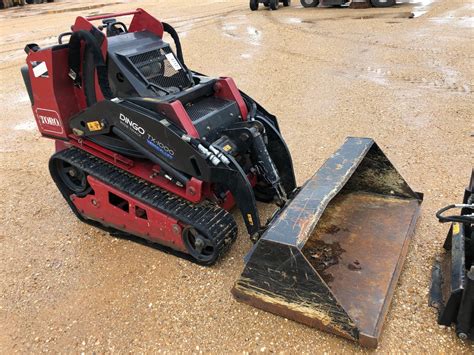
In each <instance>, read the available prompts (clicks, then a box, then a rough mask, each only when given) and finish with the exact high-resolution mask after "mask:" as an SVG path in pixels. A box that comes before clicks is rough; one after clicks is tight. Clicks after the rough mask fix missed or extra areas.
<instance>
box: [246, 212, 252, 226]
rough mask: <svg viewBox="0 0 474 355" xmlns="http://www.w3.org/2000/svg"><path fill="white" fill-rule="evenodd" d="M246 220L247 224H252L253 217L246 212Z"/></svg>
mask: <svg viewBox="0 0 474 355" xmlns="http://www.w3.org/2000/svg"><path fill="white" fill-rule="evenodd" d="M247 220H248V221H249V224H250V225H251V226H253V218H252V215H251V214H250V213H247Z"/></svg>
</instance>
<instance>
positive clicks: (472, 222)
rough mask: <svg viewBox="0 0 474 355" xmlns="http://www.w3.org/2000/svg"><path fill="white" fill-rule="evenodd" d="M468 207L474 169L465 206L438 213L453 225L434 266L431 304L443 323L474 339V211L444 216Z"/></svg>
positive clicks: (473, 194)
mask: <svg viewBox="0 0 474 355" xmlns="http://www.w3.org/2000/svg"><path fill="white" fill-rule="evenodd" d="M466 205H470V206H473V205H474V170H473V171H472V175H471V183H470V184H469V186H468V188H467V189H466V190H465V192H464V199H463V204H462V205H459V206H456V205H451V206H448V207H446V208H443V209H441V210H440V211H439V212H438V213H437V217H438V218H439V220H440V222H452V224H451V227H450V229H449V232H448V236H447V238H446V240H445V242H444V246H443V247H444V249H445V252H444V253H443V254H442V255H441V257H440V259H439V260H437V261H436V262H435V264H434V266H433V271H432V274H431V287H430V300H429V302H430V305H431V306H433V307H435V308H437V309H438V323H439V324H442V325H446V326H451V325H452V324H454V325H455V327H456V334H457V335H458V336H459V337H460V338H461V339H468V338H469V339H471V340H474V217H473V213H474V208H473V207H471V208H467V207H463V208H462V209H461V214H460V216H447V217H444V216H443V214H442V212H443V211H447V210H448V209H451V208H453V207H460V206H466Z"/></svg>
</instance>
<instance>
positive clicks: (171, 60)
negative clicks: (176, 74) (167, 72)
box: [165, 53, 181, 70]
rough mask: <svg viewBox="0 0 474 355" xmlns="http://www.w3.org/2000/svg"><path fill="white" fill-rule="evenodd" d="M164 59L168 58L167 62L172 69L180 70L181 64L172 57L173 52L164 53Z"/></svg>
mask: <svg viewBox="0 0 474 355" xmlns="http://www.w3.org/2000/svg"><path fill="white" fill-rule="evenodd" d="M165 56H166V59H168V62H170V64H171V66H172V67H173V69H174V70H180V69H181V65H179V63H178V61H177V60H176V58H175V57H174V54H173V53H168V54H166V55H165Z"/></svg>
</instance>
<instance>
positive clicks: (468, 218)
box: [436, 204, 474, 224]
mask: <svg viewBox="0 0 474 355" xmlns="http://www.w3.org/2000/svg"><path fill="white" fill-rule="evenodd" d="M453 208H467V209H470V210H472V211H473V212H474V204H454V205H448V206H446V207H443V208H442V209H440V210H439V211H438V212H436V218H438V220H439V221H440V222H441V223H446V222H459V223H471V224H473V223H474V213H471V214H468V215H461V216H443V213H444V212H446V211H448V210H451V209H453Z"/></svg>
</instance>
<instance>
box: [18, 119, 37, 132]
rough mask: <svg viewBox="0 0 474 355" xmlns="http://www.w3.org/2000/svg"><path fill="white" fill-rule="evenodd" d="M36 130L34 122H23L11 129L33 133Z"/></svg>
mask: <svg viewBox="0 0 474 355" xmlns="http://www.w3.org/2000/svg"><path fill="white" fill-rule="evenodd" d="M35 129H36V122H35V121H25V122H22V123H18V124H17V125H15V126H14V127H13V130H15V131H34V130H35Z"/></svg>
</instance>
